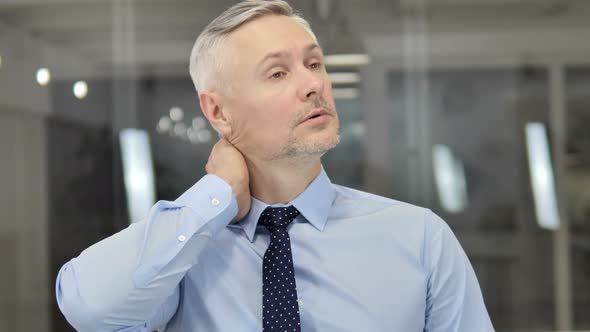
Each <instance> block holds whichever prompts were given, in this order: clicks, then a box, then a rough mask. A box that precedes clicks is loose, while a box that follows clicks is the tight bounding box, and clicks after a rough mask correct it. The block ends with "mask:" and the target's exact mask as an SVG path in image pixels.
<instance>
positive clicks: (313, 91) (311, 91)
mask: <svg viewBox="0 0 590 332" xmlns="http://www.w3.org/2000/svg"><path fill="white" fill-rule="evenodd" d="M301 73H302V75H301V77H302V78H301V84H300V87H299V91H298V95H299V98H300V99H301V100H302V101H308V100H309V99H311V98H317V97H318V95H321V94H322V92H323V90H324V77H323V76H324V75H322V74H321V72H320V71H319V70H317V69H315V70H314V69H310V68H307V67H304V68H303V69H302V70H301Z"/></svg>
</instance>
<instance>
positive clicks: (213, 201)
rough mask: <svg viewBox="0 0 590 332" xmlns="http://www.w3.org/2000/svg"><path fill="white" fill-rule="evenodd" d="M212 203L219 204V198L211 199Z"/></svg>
mask: <svg viewBox="0 0 590 332" xmlns="http://www.w3.org/2000/svg"><path fill="white" fill-rule="evenodd" d="M211 204H213V206H217V205H219V200H218V199H217V198H214V199H212V200H211Z"/></svg>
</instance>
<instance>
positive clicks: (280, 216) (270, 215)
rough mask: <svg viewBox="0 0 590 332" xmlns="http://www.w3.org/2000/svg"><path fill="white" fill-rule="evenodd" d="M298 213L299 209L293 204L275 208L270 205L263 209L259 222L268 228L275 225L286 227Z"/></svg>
mask: <svg viewBox="0 0 590 332" xmlns="http://www.w3.org/2000/svg"><path fill="white" fill-rule="evenodd" d="M298 215H299V211H298V210H297V209H296V208H295V207H294V206H293V205H289V206H287V207H275V208H273V207H270V206H269V207H267V208H266V209H264V211H262V214H261V215H260V219H259V220H258V223H259V224H260V225H264V226H266V228H268V229H272V228H274V227H285V228H286V227H287V225H289V223H291V222H292V221H293V220H294V219H295V218H296V217H297V216H298Z"/></svg>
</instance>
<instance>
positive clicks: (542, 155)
mask: <svg viewBox="0 0 590 332" xmlns="http://www.w3.org/2000/svg"><path fill="white" fill-rule="evenodd" d="M525 130H526V144H527V154H528V158H529V174H530V177H531V186H532V189H533V197H534V199H535V212H536V214H537V222H538V223H539V226H541V227H543V228H546V229H550V230H556V229H557V228H559V217H558V213H557V202H556V199H555V185H554V177H553V168H552V166H551V159H550V157H549V144H548V143H547V134H546V132H545V125H543V124H542V123H538V122H532V123H527V125H526V129H525Z"/></svg>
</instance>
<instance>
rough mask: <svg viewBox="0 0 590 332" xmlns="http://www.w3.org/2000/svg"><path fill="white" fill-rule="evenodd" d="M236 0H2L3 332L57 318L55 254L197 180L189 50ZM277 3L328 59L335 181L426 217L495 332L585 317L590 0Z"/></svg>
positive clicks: (588, 309)
mask: <svg viewBox="0 0 590 332" xmlns="http://www.w3.org/2000/svg"><path fill="white" fill-rule="evenodd" d="M235 2H236V1H229V0H216V1H211V0H200V1H196V0H194V1H190V0H135V1H133V0H110V1H109V0H2V1H0V167H1V168H0V264H1V266H2V268H1V271H2V272H1V273H0V330H2V331H23V332H24V331H26V332H29V331H55V332H57V331H72V329H71V328H70V327H69V326H68V325H67V323H66V322H65V320H64V319H63V317H62V316H61V314H60V313H59V311H58V309H57V306H56V302H55V297H54V281H55V277H56V274H57V271H58V269H59V267H60V266H61V265H62V264H63V263H64V262H66V261H67V260H68V259H70V258H71V257H73V256H76V255H77V254H78V253H79V252H80V251H81V250H83V249H84V248H86V247H88V246H89V245H90V244H92V243H95V242H97V241H99V240H100V239H102V238H104V237H107V236H109V235H111V234H113V233H115V232H117V231H118V230H121V229H122V228H124V227H126V226H127V225H128V224H129V222H130V220H131V219H133V218H134V217H133V216H137V215H141V214H142V213H145V211H144V210H142V208H141V202H144V203H145V202H146V201H149V200H150V199H167V200H172V199H174V198H175V197H177V196H178V195H179V194H180V193H182V192H183V191H184V190H185V189H187V188H188V187H189V186H190V185H191V184H193V183H194V182H195V181H196V180H198V179H199V178H200V177H201V176H203V175H204V165H205V163H206V161H207V157H208V153H209V151H210V149H211V147H212V145H213V144H214V143H215V141H216V139H215V137H216V135H215V134H214V132H213V130H212V129H211V128H210V126H209V125H208V124H207V123H206V121H204V119H203V118H202V117H201V114H200V110H199V104H198V98H197V95H196V93H195V91H194V88H193V85H192V82H191V80H190V77H189V74H188V55H189V53H190V49H191V47H192V44H193V42H194V40H195V38H196V37H197V35H198V34H199V32H200V31H201V30H202V29H203V28H204V26H205V25H206V24H207V23H208V22H209V21H210V20H211V19H213V18H214V17H215V16H216V15H218V14H219V13H220V12H221V11H223V10H224V9H225V8H227V7H229V6H231V5H232V4H234V3H235ZM290 3H291V4H292V5H293V6H294V7H296V8H297V9H299V10H300V11H301V12H302V14H303V15H304V16H305V17H306V18H307V19H308V20H309V21H310V22H311V25H312V28H313V29H314V31H315V32H316V34H317V35H318V37H319V39H320V42H321V43H322V46H323V48H324V53H325V54H327V55H329V56H330V57H327V59H326V62H327V66H328V71H329V73H330V74H331V79H332V82H333V87H334V95H335V97H336V104H337V109H338V111H339V115H340V118H341V127H342V141H341V144H340V145H339V147H338V148H337V149H335V150H333V151H331V152H329V153H328V154H327V155H326V156H325V157H324V161H323V163H324V166H325V168H326V170H327V171H328V174H329V175H330V177H331V179H332V181H333V182H335V183H339V184H343V185H347V186H351V187H354V188H358V189H362V190H366V191H370V192H374V193H377V194H381V195H384V196H387V197H391V198H394V199H398V200H402V201H407V202H410V203H413V204H417V205H421V206H426V207H430V208H431V209H432V210H433V211H435V212H436V213H438V214H439V215H441V216H442V217H443V218H444V219H445V220H446V221H447V223H448V224H449V225H450V226H451V228H452V229H453V231H454V232H455V234H456V235H457V237H458V238H459V240H460V242H461V243H462V245H463V247H464V249H465V251H466V252H467V254H468V256H469V258H470V260H471V262H472V264H473V266H474V269H475V271H476V273H477V276H478V279H479V281H480V284H481V287H482V291H483V293H484V298H485V301H486V304H487V308H488V310H489V313H490V315H491V318H492V321H493V323H494V325H495V327H496V329H497V331H584V330H590V1H585V0H313V1H312V0H293V1H290ZM129 128H134V129H139V130H135V131H125V129H129ZM122 132H129V133H130V135H128V136H125V135H121V133H122ZM146 138H147V140H146ZM145 143H149V144H147V145H146V144H145ZM142 144H144V145H142ZM126 146H127V148H126ZM130 146H131V147H135V148H130ZM142 147H143V148H142ZM134 149H135V150H134ZM133 151H135V152H136V153H140V154H133V153H134V152H133ZM138 151H139V152H138ZM142 152H143V154H141V153H142ZM146 152H147V154H146ZM137 158H144V159H142V160H147V161H150V160H151V162H147V163H140V165H139V166H138V165H137V164H134V163H133V162H131V161H130V160H138V159H137ZM134 167H135V168H134ZM137 167H139V169H136V168H137ZM142 167H143V168H142ZM138 174H139V175H138ZM152 178H153V181H151V180H152ZM138 188H139V189H138ZM138 192H139V193H140V195H141V193H152V194H153V195H152V196H153V197H152V198H150V197H149V195H148V197H139V198H138V197H137V193H138ZM134 193H135V194H134ZM134 195H135V196H134ZM135 200H139V201H140V202H139V203H138V204H134V201H135ZM142 211H143V212H142ZM394 309H395V308H392V310H394Z"/></svg>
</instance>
